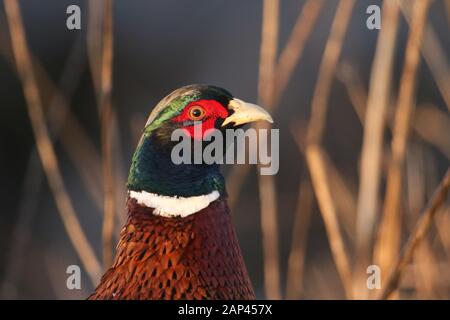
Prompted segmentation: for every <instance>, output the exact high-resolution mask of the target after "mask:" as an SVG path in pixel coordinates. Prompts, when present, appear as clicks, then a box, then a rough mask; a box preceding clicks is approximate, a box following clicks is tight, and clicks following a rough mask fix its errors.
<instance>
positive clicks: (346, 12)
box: [307, 0, 355, 144]
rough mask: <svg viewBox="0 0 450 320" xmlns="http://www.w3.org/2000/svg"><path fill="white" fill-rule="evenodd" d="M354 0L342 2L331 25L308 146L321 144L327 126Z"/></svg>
mask: <svg viewBox="0 0 450 320" xmlns="http://www.w3.org/2000/svg"><path fill="white" fill-rule="evenodd" d="M354 5H355V1H354V0H341V1H340V2H339V4H338V7H337V9H336V15H335V17H334V20H333V23H332V25H331V31H330V36H329V37H328V40H327V43H326V46H325V51H324V53H323V57H322V62H321V64H320V69H319V75H318V78H317V82H316V87H315V89H314V93H313V98H312V102H311V118H310V123H309V125H308V132H307V144H310V143H320V142H321V140H322V136H323V132H324V129H325V125H326V113H327V109H328V99H329V96H330V91H331V85H332V84H333V79H334V76H335V73H336V66H337V63H338V61H339V57H340V54H341V51H342V44H343V42H344V38H345V34H346V32H347V27H348V24H349V22H350V19H351V14H352V11H353V7H354Z"/></svg>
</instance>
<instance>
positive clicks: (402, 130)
mask: <svg viewBox="0 0 450 320" xmlns="http://www.w3.org/2000/svg"><path fill="white" fill-rule="evenodd" d="M429 6H430V1H429V0H420V1H416V2H414V9H413V16H412V18H411V25H410V32H409V36H408V41H407V44H406V54H405V61H404V66H403V72H402V75H401V79H400V88H399V94H398V101H397V107H396V114H395V120H394V128H393V138H392V143H391V159H390V164H389V169H388V176H387V186H386V196H385V202H384V207H383V216H382V220H381V222H380V226H379V233H378V239H377V243H376V246H375V252H374V254H375V260H376V262H377V264H378V265H379V266H380V268H381V270H389V268H390V267H391V266H392V264H393V262H394V261H395V259H396V257H397V255H398V251H399V249H400V240H401V214H400V212H401V203H400V201H401V190H402V174H403V167H404V161H405V155H406V146H407V143H408V133H409V126H410V122H411V118H412V114H413V112H414V106H415V101H414V91H415V87H416V82H417V73H418V68H419V62H420V47H421V44H422V38H423V35H424V31H425V26H426V21H427V14H428V8H429Z"/></svg>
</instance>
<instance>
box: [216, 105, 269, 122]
mask: <svg viewBox="0 0 450 320" xmlns="http://www.w3.org/2000/svg"><path fill="white" fill-rule="evenodd" d="M228 109H230V110H233V111H234V112H233V113H232V114H231V115H230V116H228V117H227V118H225V121H224V122H223V123H222V127H224V126H226V125H227V124H229V123H234V126H239V125H241V124H245V123H249V122H254V121H258V120H266V121H269V122H270V123H273V119H272V117H271V116H270V114H269V113H268V112H267V111H266V110H264V109H263V108H261V107H260V106H257V105H256V104H253V103H248V102H245V101H242V100H240V99H236V98H235V99H233V100H231V101H230V103H229V104H228Z"/></svg>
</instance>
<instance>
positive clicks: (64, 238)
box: [0, 0, 450, 299]
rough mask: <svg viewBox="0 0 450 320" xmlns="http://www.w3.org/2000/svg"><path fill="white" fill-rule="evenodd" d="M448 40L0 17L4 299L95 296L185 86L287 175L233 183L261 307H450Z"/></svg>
mask: <svg viewBox="0 0 450 320" xmlns="http://www.w3.org/2000/svg"><path fill="white" fill-rule="evenodd" d="M74 4H75V5H78V6H79V8H80V9H81V30H69V29H68V28H67V27H66V19H67V18H68V17H69V14H67V13H66V9H67V7H68V6H69V5H74ZM370 5H377V6H378V7H379V8H381V23H382V24H381V30H377V29H374V30H370V29H369V28H368V27H367V25H366V22H367V19H368V18H369V17H370V16H371V13H367V12H366V10H367V8H368V7H369V6H370ZM449 25H450V1H448V0H434V1H428V0H423V1H413V0H405V1H396V0H386V1H375V0H370V1H366V0H359V1H353V0H342V1H338V0H325V1H322V0H309V1H300V0H281V1H278V0H265V1H262V0H249V1H238V0H227V1H225V0H214V1H204V0H189V1H174V0H164V1H162V0H157V1H124V0H114V1H109V0H105V1H96V0H92V1H88V0H86V1H75V0H70V1H66V0H60V1H50V0H41V1H31V0H23V1H16V0H4V1H2V2H1V5H0V130H1V134H0V177H1V182H2V183H0V199H1V200H2V201H1V203H2V210H1V216H0V298H2V299H83V298H85V297H87V296H88V295H89V294H90V293H91V292H92V290H93V288H94V284H95V283H96V282H97V281H98V275H99V273H102V272H103V270H104V266H103V261H105V259H106V261H108V257H107V254H106V258H105V254H104V253H105V246H106V251H108V249H110V248H111V247H110V245H109V244H108V243H112V244H113V246H115V243H116V241H117V237H118V234H119V231H120V228H121V226H122V225H123V223H124V221H125V219H126V212H125V207H124V201H125V196H126V190H125V181H126V178H127V174H128V168H129V163H130V159H131V156H132V152H133V151H134V148H135V146H136V144H137V141H138V139H139V136H140V132H141V130H142V128H143V125H144V124H145V121H146V117H147V116H148V114H149V113H150V112H151V110H152V108H153V107H154V106H155V105H156V104H157V103H158V101H159V100H160V99H162V98H163V97H164V96H165V95H166V94H168V93H170V92H171V91H172V90H174V89H176V88H178V87H180V86H183V85H186V84H192V83H207V84H214V85H217V86H220V87H223V88H226V89H227V90H229V91H230V92H232V93H233V95H234V96H236V97H239V98H242V99H244V100H247V101H254V102H259V103H260V104H261V105H264V106H265V107H266V108H268V109H270V110H271V113H272V115H273V117H274V120H275V122H274V125H273V127H274V128H277V129H279V130H280V170H279V173H278V174H277V175H275V176H273V177H258V175H257V174H256V170H255V167H254V166H225V167H224V168H223V171H224V174H225V176H226V179H227V189H228V193H229V194H230V199H229V202H230V206H231V207H232V211H233V218H234V222H235V226H236V230H237V233H238V237H239V240H240V244H241V248H242V251H243V255H244V258H245V261H246V264H247V267H248V270H249V274H250V277H251V279H252V282H253V284H254V287H255V291H256V294H257V297H258V298H271V299H284V298H287V299H345V298H376V297H377V295H379V294H380V293H381V292H384V294H386V293H388V294H389V297H390V298H401V299H429V298H433V299H448V298H450V273H449V270H450V265H449V264H450V209H449V208H450V207H449V205H450V203H449V201H448V196H446V194H444V193H443V194H442V195H443V199H440V201H439V203H438V206H437V207H436V208H434V207H433V208H434V209H433V210H431V211H430V210H426V208H427V203H429V202H431V203H434V202H433V198H432V195H433V192H435V190H436V189H437V188H438V192H439V190H443V189H445V183H444V188H442V185H441V187H438V185H439V183H440V181H441V180H442V178H443V177H444V175H445V172H446V169H447V167H448V166H449V158H450V115H449V110H450V96H449V95H450V73H449V63H450V38H449V37H448V34H449V31H450V30H449ZM23 44H26V45H25V46H23ZM111 59H112V60H111ZM109 61H112V63H109ZM24 88H25V91H24ZM24 92H25V93H24ZM30 120H31V121H30ZM36 141H40V145H37V144H36ZM42 163H47V166H44V167H43V165H42ZM44 168H45V170H44ZM49 181H50V184H49ZM444 182H445V181H444ZM104 185H105V186H107V187H106V188H104V187H103V186H104ZM111 186H112V187H111ZM447 189H448V187H447ZM104 190H105V191H104ZM444 191H445V190H444ZM105 195H106V196H105ZM105 197H106V198H105ZM105 199H106V200H108V199H113V203H112V204H111V203H109V205H107V209H105V208H104V207H105V203H108V201H105ZM438 200H439V199H438ZM107 211H109V213H107ZM424 214H428V215H430V216H431V215H432V220H431V222H429V223H426V224H423V226H426V232H425V236H423V237H418V238H416V239H414V238H415V235H417V233H415V230H416V229H415V226H416V225H418V224H419V225H422V224H421V221H420V218H421V217H422V216H423V215H424ZM108 217H109V220H107V221H109V222H111V221H112V223H109V224H107V226H108V227H107V228H110V229H111V231H112V242H111V241H109V240H108V239H109V238H108V235H106V239H105V234H103V235H102V229H103V228H104V225H105V219H108ZM78 226H80V227H81V228H78ZM80 232H81V233H83V234H84V235H82V236H80ZM80 237H81V238H80ZM84 237H85V238H84ZM84 240H86V241H84ZM108 241H109V242H108ZM411 241H412V242H411ZM411 243H413V244H414V246H413V249H414V250H413V252H411V255H410V256H409V259H407V260H408V261H407V263H406V266H403V267H402V266H400V268H397V267H398V265H397V266H396V263H397V262H398V261H397V259H398V257H399V256H400V254H399V252H401V250H402V248H404V247H405V245H408V244H411ZM74 244H75V246H74ZM83 244H87V245H88V251H89V252H91V251H92V252H91V255H89V254H87V257H86V248H85V247H83ZM77 245H78V247H77ZM108 245H109V247H108ZM83 250H84V258H83ZM80 252H81V255H80ZM92 256H93V257H94V258H95V259H94V260H95V261H94V262H92ZM89 258H91V262H90V263H89ZM86 262H87V263H86ZM372 264H375V265H377V266H379V267H380V271H381V289H374V290H368V289H367V287H366V279H367V277H368V276H370V274H369V275H368V274H367V273H366V268H367V266H369V265H372ZM69 265H79V266H80V267H81V270H82V286H81V290H68V289H67V287H66V279H67V276H68V275H67V274H66V268H67V266H69ZM392 270H394V272H396V271H397V272H398V274H399V275H401V277H399V278H401V279H400V281H399V283H398V286H395V287H392V288H389V289H388V288H386V286H387V283H388V275H389V274H391V271H392ZM394 282H395V281H394ZM394 282H392V283H394ZM385 285H386V286H385ZM385 291H388V292H385Z"/></svg>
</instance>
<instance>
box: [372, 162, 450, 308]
mask: <svg viewBox="0 0 450 320" xmlns="http://www.w3.org/2000/svg"><path fill="white" fill-rule="evenodd" d="M449 189H450V168H448V169H447V172H446V174H445V176H444V178H443V179H442V181H441V183H440V184H439V186H438V187H437V188H436V191H435V192H434V195H433V197H432V198H431V200H430V201H429V202H428V205H427V207H426V209H425V210H424V212H423V213H422V215H421V217H420V219H419V221H418V222H417V224H416V227H415V228H414V231H413V233H411V235H410V236H409V238H408V241H407V242H406V244H405V246H404V248H403V250H402V252H401V253H400V255H399V256H398V257H397V259H396V262H395V264H394V268H393V269H392V271H391V272H390V274H389V277H388V278H387V280H386V282H385V283H386V284H385V285H384V286H383V288H382V291H381V293H380V295H379V299H387V298H389V296H390V295H391V294H392V293H393V292H394V291H395V290H396V289H397V286H398V283H399V281H400V279H401V276H402V274H403V271H404V270H405V269H406V267H407V266H408V263H409V262H410V261H411V259H412V257H413V255H414V252H415V249H416V247H417V245H418V244H420V242H421V241H422V239H423V238H424V237H425V235H426V234H427V232H428V230H429V228H430V226H431V224H432V222H433V219H434V217H435V215H436V212H438V209H439V208H440V207H441V206H442V205H443V204H444V202H445V201H446V199H447V197H448V192H449Z"/></svg>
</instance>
